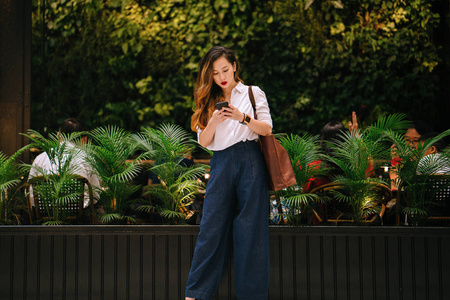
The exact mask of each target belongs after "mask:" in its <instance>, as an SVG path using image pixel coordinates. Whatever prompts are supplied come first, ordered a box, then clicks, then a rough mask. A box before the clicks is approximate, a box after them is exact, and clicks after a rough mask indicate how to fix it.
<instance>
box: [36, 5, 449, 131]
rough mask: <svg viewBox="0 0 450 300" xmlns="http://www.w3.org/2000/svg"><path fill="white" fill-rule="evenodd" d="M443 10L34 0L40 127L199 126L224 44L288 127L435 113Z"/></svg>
mask: <svg viewBox="0 0 450 300" xmlns="http://www.w3.org/2000/svg"><path fill="white" fill-rule="evenodd" d="M434 2H438V1H434ZM432 3H433V1H429V0H410V1H401V0H398V1H381V0H372V1H365V0H348V1H330V0H326V1H325V0H324V1H319V0H316V1H314V0H308V1H306V0H305V1H298V0H297V1H296V0H273V1H263V0H229V1H226V0H210V1H195V0H172V1H150V0H149V1H138V0H132V1H130V0H89V1H80V0H71V1H70V0H47V1H41V0H33V24H32V25H33V41H32V45H33V60H32V70H33V71H32V127H33V128H36V129H39V130H44V128H47V129H48V130H49V131H52V130H54V129H57V127H58V125H59V124H60V123H61V122H62V120H63V119H64V118H66V117H69V116H71V117H80V118H81V119H83V120H85V121H86V123H87V124H88V125H89V126H91V127H96V126H99V125H106V124H116V125H119V126H122V127H124V128H127V129H129V130H138V129H139V128H140V127H141V126H155V125H156V124H160V123H164V122H171V123H176V124H180V125H181V126H183V127H184V128H189V122H190V115H191V113H192V106H193V97H192V91H193V83H194V80H195V77H196V73H197V63H198V61H199V60H200V58H201V56H202V55H203V54H204V53H205V52H206V51H207V50H208V49H209V48H210V47H211V46H213V45H224V46H228V47H230V48H232V49H234V50H235V51H236V53H237V55H238V58H239V59H240V61H241V63H242V65H243V79H244V81H245V83H246V84H254V85H259V86H261V87H262V88H263V90H264V91H265V92H266V94H267V96H268V99H269V104H270V107H271V109H272V115H273V118H274V121H275V128H274V129H275V131H277V132H290V133H299V134H301V133H304V132H313V133H316V132H318V130H320V128H321V127H322V125H323V124H324V123H326V122H327V121H329V120H330V119H338V120H344V119H345V118H346V117H347V116H350V111H351V110H357V111H358V113H359V115H360V117H361V118H362V119H363V120H365V121H366V122H367V123H371V122H372V121H373V120H375V119H376V118H377V117H378V116H380V115H385V114H387V113H392V112H406V113H410V115H411V116H412V117H418V116H419V114H420V117H422V118H427V117H429V116H432V115H434V114H435V113H436V108H434V106H436V105H435V104H436V99H437V94H438V93H439V81H438V79H439V78H438V76H437V75H436V71H435V69H436V66H438V64H440V63H441V60H440V58H439V56H438V50H439V49H438V47H437V46H436V45H435V44H434V43H433V40H432V32H433V30H434V28H435V27H436V26H437V25H438V23H439V15H438V14H437V13H434V12H433V10H432ZM44 5H46V6H45V7H44ZM44 16H45V17H44ZM418 108H420V109H419V110H418ZM424 112H426V114H425V115H424ZM430 119H431V118H430Z"/></svg>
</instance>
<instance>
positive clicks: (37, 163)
mask: <svg viewBox="0 0 450 300" xmlns="http://www.w3.org/2000/svg"><path fill="white" fill-rule="evenodd" d="M84 131H86V127H85V125H84V124H83V122H81V121H80V120H79V119H76V118H68V119H66V120H64V122H63V124H62V125H61V128H60V130H59V132H60V133H63V134H65V135H69V134H71V133H75V132H84ZM82 139H83V140H84V141H86V139H87V137H86V136H84V137H82ZM66 143H68V144H67V148H68V149H70V148H74V147H75V145H74V144H72V143H71V142H66ZM84 155H85V153H84V152H83V151H81V150H80V151H78V152H77V157H74V161H73V164H76V165H77V168H74V173H75V175H80V176H83V177H84V178H86V179H87V180H88V181H89V183H90V184H91V186H92V189H93V193H94V203H95V202H97V201H96V200H95V199H97V198H98V189H99V188H100V180H99V179H98V177H97V175H95V174H94V173H93V170H92V169H91V168H90V167H89V166H88V165H87V164H86V163H84V157H83V156H84ZM57 170H58V166H57V165H55V164H54V163H53V162H51V161H50V158H49V157H48V154H47V153H46V152H43V153H41V154H39V155H38V156H37V157H36V158H35V159H34V161H33V164H32V166H31V169H30V174H29V176H28V180H30V179H31V178H33V177H36V176H40V175H42V172H45V173H46V174H50V173H56V172H57ZM30 203H31V205H32V206H34V197H33V192H32V188H30ZM88 206H89V193H88V191H87V189H86V192H85V197H84V208H87V207H88Z"/></svg>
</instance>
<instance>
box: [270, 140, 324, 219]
mask: <svg viewBox="0 0 450 300" xmlns="http://www.w3.org/2000/svg"><path fill="white" fill-rule="evenodd" d="M280 144H281V145H282V146H283V147H284V148H285V149H286V151H287V153H288V155H289V158H290V159H291V164H292V167H293V169H294V174H295V179H296V180H297V184H296V185H294V186H292V187H289V188H287V189H285V190H282V191H279V192H277V193H278V195H279V196H281V197H282V198H284V201H285V210H286V213H285V214H284V215H283V217H285V218H286V219H287V222H288V223H289V224H291V225H297V224H299V223H301V221H302V218H303V216H306V215H307V211H308V210H313V211H314V210H316V209H317V208H316V205H315V204H316V202H320V201H322V200H323V199H321V198H320V197H318V196H317V195H315V194H310V193H308V191H306V189H305V187H306V185H307V184H308V182H309V181H310V179H311V178H316V177H319V176H322V175H325V174H326V173H327V168H326V167H325V166H324V165H323V164H321V157H320V146H319V139H318V137H317V136H311V135H308V134H306V135H304V136H298V135H294V134H291V135H287V136H284V137H281V138H280Z"/></svg>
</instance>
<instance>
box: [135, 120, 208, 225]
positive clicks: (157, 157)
mask: <svg viewBox="0 0 450 300" xmlns="http://www.w3.org/2000/svg"><path fill="white" fill-rule="evenodd" d="M133 139H134V141H135V144H136V145H137V147H138V148H139V149H141V150H142V151H144V155H145V156H146V157H149V158H150V159H152V160H153V161H154V162H155V163H154V164H153V165H152V166H151V167H150V168H149V171H150V172H153V173H154V174H155V175H156V176H157V177H158V178H159V181H160V184H156V185H151V186H148V187H147V191H146V195H149V196H150V202H149V203H148V204H145V205H142V206H141V207H140V209H141V210H143V211H145V212H148V213H151V212H153V211H157V212H158V213H159V214H160V215H161V216H162V217H163V218H164V219H165V220H167V221H168V222H169V223H172V224H174V223H176V224H178V223H184V222H185V221H186V220H187V219H189V218H190V217H191V216H192V215H193V212H192V211H190V210H189V209H188V207H189V206H190V205H191V204H192V203H193V201H194V199H195V198H196V196H197V195H198V194H199V191H200V190H201V189H203V188H204V184H203V183H202V181H200V180H199V178H200V177H201V176H203V174H204V173H205V172H206V170H207V168H208V166H206V165H201V164H197V165H193V164H192V165H190V164H186V163H185V161H186V158H187V157H189V156H190V153H191V152H192V150H193V149H194V147H196V146H197V145H198V144H197V142H196V141H194V140H193V139H192V138H191V137H190V135H189V134H188V133H187V132H186V131H185V130H184V129H183V128H181V127H180V126H178V125H173V124H162V125H161V126H159V127H158V128H156V129H154V128H150V127H145V128H143V129H142V131H141V132H140V133H139V134H135V135H134V136H133Z"/></svg>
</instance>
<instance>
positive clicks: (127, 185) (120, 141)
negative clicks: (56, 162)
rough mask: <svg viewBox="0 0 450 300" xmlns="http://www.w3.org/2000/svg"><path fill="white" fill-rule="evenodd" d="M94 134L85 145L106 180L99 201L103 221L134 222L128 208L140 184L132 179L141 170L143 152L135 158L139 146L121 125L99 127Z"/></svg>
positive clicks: (98, 171) (96, 167) (91, 162)
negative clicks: (90, 140)
mask: <svg viewBox="0 0 450 300" xmlns="http://www.w3.org/2000/svg"><path fill="white" fill-rule="evenodd" d="M90 137H91V138H92V142H88V143H87V144H86V145H85V150H86V153H87V156H86V160H87V162H88V164H89V165H90V166H91V167H92V169H93V170H95V172H96V174H97V175H98V176H99V178H100V180H101V182H102V188H101V190H100V191H99V203H100V204H101V205H102V206H103V209H104V213H101V214H100V221H101V222H103V223H110V222H113V221H120V220H122V221H127V222H134V221H135V219H134V218H133V217H131V216H128V215H127V214H126V211H127V209H128V208H129V206H130V204H131V203H132V201H133V199H132V197H131V196H132V195H133V194H134V193H135V192H137V191H138V190H139V188H140V187H139V186H137V185H134V184H133V183H132V180H133V178H134V177H136V176H137V175H138V174H139V171H140V169H141V159H142V158H143V156H142V155H140V156H138V157H137V158H134V159H131V158H132V156H133V155H134V153H135V150H136V145H135V143H133V142H132V139H131V133H129V132H128V131H126V130H124V129H122V128H119V127H117V126H107V127H98V128H96V129H94V130H92V131H91V133H90Z"/></svg>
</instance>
